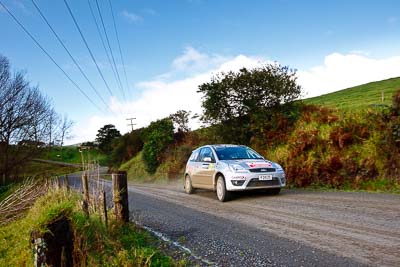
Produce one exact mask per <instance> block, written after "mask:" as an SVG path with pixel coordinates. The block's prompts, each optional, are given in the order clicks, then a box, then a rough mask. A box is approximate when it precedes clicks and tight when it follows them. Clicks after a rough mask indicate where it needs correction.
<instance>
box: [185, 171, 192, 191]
mask: <svg viewBox="0 0 400 267" xmlns="http://www.w3.org/2000/svg"><path fill="white" fill-rule="evenodd" d="M185 192H186V194H192V193H193V192H194V188H193V186H192V179H190V176H189V175H186V176H185Z"/></svg>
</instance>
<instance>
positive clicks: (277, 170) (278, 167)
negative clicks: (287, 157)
mask: <svg viewBox="0 0 400 267" xmlns="http://www.w3.org/2000/svg"><path fill="white" fill-rule="evenodd" d="M275 169H276V172H285V171H284V170H283V168H282V166H281V165H279V164H278V163H275Z"/></svg>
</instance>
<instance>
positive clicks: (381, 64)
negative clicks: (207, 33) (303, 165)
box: [70, 47, 400, 143]
mask: <svg viewBox="0 0 400 267" xmlns="http://www.w3.org/2000/svg"><path fill="white" fill-rule="evenodd" d="M360 54H361V53H357V54H355V53H353V54H348V55H343V54H339V53H333V54H330V55H328V56H326V57H325V59H324V61H323V63H322V64H321V65H319V66H315V67H313V68H311V69H309V70H300V71H298V73H297V74H298V82H299V84H300V85H302V87H303V89H304V90H305V92H306V96H307V97H311V96H317V95H321V94H326V93H329V92H332V91H336V90H340V89H344V88H348V87H351V86H355V85H359V84H363V83H367V82H371V81H376V80H382V79H387V78H391V77H397V76H400V56H395V57H390V58H384V59H372V58H370V57H367V56H365V55H360ZM207 62H212V63H210V64H208V63H207ZM268 62H269V63H271V62H270V61H267V60H266V59H264V58H262V57H255V56H246V55H238V56H234V57H233V56H221V55H212V54H206V53H202V52H199V51H197V50H196V49H194V48H191V47H187V48H185V50H184V52H183V54H182V55H181V56H179V57H177V58H176V59H175V60H173V62H172V63H171V69H170V70H169V71H168V72H166V73H165V74H163V75H160V76H157V77H155V78H154V79H152V80H148V81H142V82H139V83H137V84H136V85H135V88H136V89H138V90H139V89H140V90H142V94H141V95H140V96H139V97H138V98H137V99H136V100H134V101H131V102H120V101H118V100H117V99H115V98H112V99H110V108H111V109H112V110H113V111H114V112H115V113H116V114H119V115H110V116H94V117H92V118H90V119H88V120H86V121H82V122H78V123H77V125H76V127H75V129H77V130H78V129H79V132H76V133H75V138H74V139H73V140H71V141H70V143H76V142H81V141H87V140H93V139H94V138H95V136H96V133H97V130H98V129H100V128H101V127H102V126H103V125H105V124H110V123H111V124H114V125H115V126H116V127H117V129H119V130H120V131H121V133H125V132H127V131H128V130H129V127H128V125H127V124H128V121H127V120H126V118H131V117H136V118H137V119H136V121H135V123H136V124H137V125H136V127H137V128H139V127H144V126H147V125H149V123H150V122H151V121H154V120H157V119H161V118H164V117H166V116H168V115H170V114H171V113H174V112H176V111H177V110H180V109H184V110H187V111H192V114H194V113H201V95H200V94H199V93H197V90H198V86H199V85H200V84H202V83H205V82H208V81H210V78H211V77H212V76H213V74H216V73H220V72H227V71H231V70H232V71H238V70H239V69H240V68H242V67H247V68H255V67H257V66H260V65H261V64H263V63H268ZM292 67H295V66H292ZM188 70H189V71H188ZM176 73H180V74H183V76H182V75H181V76H180V77H177V76H179V75H176ZM198 126H199V122H198V121H194V122H192V125H191V127H192V128H194V127H198Z"/></svg>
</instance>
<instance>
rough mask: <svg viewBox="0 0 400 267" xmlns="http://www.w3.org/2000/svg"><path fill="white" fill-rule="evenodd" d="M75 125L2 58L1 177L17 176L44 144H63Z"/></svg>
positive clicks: (0, 97)
mask: <svg viewBox="0 0 400 267" xmlns="http://www.w3.org/2000/svg"><path fill="white" fill-rule="evenodd" d="M71 126H72V122H71V121H70V120H69V119H68V117H67V116H65V115H64V116H62V117H60V116H59V115H58V114H57V113H56V112H55V110H54V108H53V107H52V105H51V103H50V101H49V99H48V98H46V97H45V96H43V95H42V93H41V92H40V91H39V88H38V87H37V86H32V85H31V84H30V83H29V81H27V80H26V78H25V75H24V73H23V72H20V71H19V72H15V73H12V71H11V67H10V63H9V61H8V59H7V58H6V57H4V56H1V55H0V175H1V176H2V178H3V179H2V180H3V182H4V180H5V177H8V178H10V176H15V175H17V174H18V170H19V169H20V168H21V167H23V166H24V164H25V163H26V162H27V160H29V159H31V158H34V157H37V156H38V155H39V153H40V151H41V150H42V149H41V147H43V146H45V145H52V144H54V143H56V140H57V141H58V143H61V144H62V143H63V142H64V140H65V138H66V137H68V135H69V130H70V128H71Z"/></svg>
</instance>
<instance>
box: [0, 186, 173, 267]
mask: <svg viewBox="0 0 400 267" xmlns="http://www.w3.org/2000/svg"><path fill="white" fill-rule="evenodd" d="M79 202H80V196H79V195H78V194H77V193H74V192H66V191H65V190H57V191H50V192H49V193H48V194H46V195H45V196H43V197H41V198H40V199H38V200H37V201H36V203H35V205H34V206H33V207H32V209H31V210H30V211H29V212H28V214H27V216H26V217H24V218H23V219H19V220H17V221H14V222H12V223H10V224H8V225H3V226H0V266H32V263H33V256H32V247H31V243H30V233H31V231H32V230H35V231H39V232H42V233H44V232H46V231H48V229H47V225H49V224H51V223H52V222H54V221H56V220H57V219H59V218H60V217H61V216H64V217H66V218H67V219H68V220H69V221H70V225H71V228H72V231H73V234H74V241H73V242H74V250H73V256H74V263H75V265H76V266H175V265H178V264H176V263H175V262H174V261H173V259H172V258H170V257H167V256H165V255H164V254H162V253H161V252H160V251H159V250H157V249H156V248H155V247H153V246H152V242H153V237H152V236H151V235H150V234H148V233H147V232H145V231H143V230H141V229H139V228H137V227H136V226H135V225H133V224H126V225H121V224H118V223H117V222H116V221H115V220H114V219H113V218H110V221H109V226H108V228H106V227H105V225H104V223H103V222H102V220H101V218H100V216H99V215H98V214H93V215H91V216H90V217H86V216H85V214H84V213H83V212H82V211H81V209H80V207H79V205H80V204H79Z"/></svg>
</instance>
